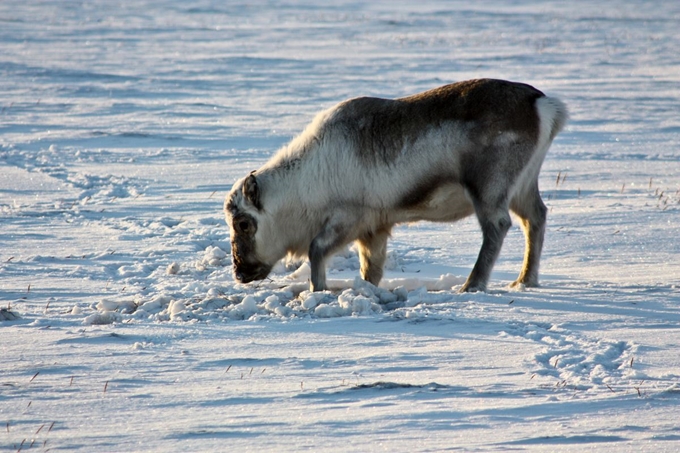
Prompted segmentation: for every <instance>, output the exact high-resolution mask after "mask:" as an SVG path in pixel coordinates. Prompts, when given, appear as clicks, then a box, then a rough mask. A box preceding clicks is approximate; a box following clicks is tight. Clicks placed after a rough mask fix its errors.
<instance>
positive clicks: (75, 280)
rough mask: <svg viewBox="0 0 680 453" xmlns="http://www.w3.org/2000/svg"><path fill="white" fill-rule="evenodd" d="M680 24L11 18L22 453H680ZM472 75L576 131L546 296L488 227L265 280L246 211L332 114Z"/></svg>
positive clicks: (557, 190) (421, 238)
mask: <svg viewBox="0 0 680 453" xmlns="http://www.w3.org/2000/svg"><path fill="white" fill-rule="evenodd" d="M679 20H680V3H678V2H675V1H660V2H655V3H654V5H653V7H651V6H650V5H649V4H648V3H646V2H642V1H640V0H628V1H622V0H619V1H613V2H607V3H606V5H605V4H601V3H597V2H595V3H593V2H581V1H577V2H567V3H564V2H534V1H529V0H518V1H515V2H500V1H496V0H490V1H487V2H439V1H435V0H423V1H420V2H417V4H416V3H407V2H396V3H395V2H388V1H378V2H366V4H362V3H357V2H350V1H344V0H340V1H336V2H332V4H330V3H329V4H326V3H324V2H311V1H305V0H300V1H294V2H286V1H258V2H248V3H247V4H235V3H231V2H218V1H211V0H202V1H197V2H189V3H187V2H180V1H177V0H159V1H155V2H142V3H139V2H127V3H126V2H123V3H122V4H119V2H107V1H104V0H93V1H89V2H76V1H64V2H45V1H23V2H19V1H16V0H6V1H3V2H0V22H1V24H2V26H0V49H2V51H1V52H0V305H1V306H0V348H1V349H0V350H1V351H2V357H3V360H2V361H1V362H0V449H2V450H3V451H18V450H22V451H24V450H26V451H28V450H37V451H47V450H53V451H56V450H65V451H82V452H87V451H222V450H224V449H225V448H229V449H230V450H241V451H252V450H262V451H274V450H275V451H303V450H308V451H379V450H386V451H443V450H462V451H474V450H476V451H499V450H520V451H525V450H542V451H544V450H550V451H573V452H581V451H584V450H597V451H616V452H621V451H650V452H659V451H675V450H676V449H677V445H678V441H680V428H678V424H677V420H678V416H679V415H680V409H679V408H680V404H679V402H680V400H679V398H680V355H678V352H677V351H678V348H679V347H680V311H679V310H678V305H679V303H680V289H679V285H680V262H679V261H678V258H677V257H678V256H679V254H680V241H678V239H677V237H678V232H679V225H680V173H679V172H678V160H679V159H680V117H679V116H678V105H680V54H678V52H677V49H678V48H680V34H678V33H677V24H678V21H679ZM473 77H498V78H505V79H511V80H517V81H522V82H526V83H530V84H533V85H535V86H536V87H537V88H539V89H541V90H544V91H545V92H546V93H549V94H551V95H555V96H557V97H559V98H561V99H562V100H564V101H565V103H566V104H567V105H568V106H569V108H570V113H571V120H570V123H569V124H568V126H567V128H566V130H565V131H563V132H562V133H561V134H560V135H559V136H558V137H557V139H556V140H555V143H554V144H553V146H552V148H551V150H550V151H549V153H548V156H547V158H546V161H545V164H544V167H543V171H542V174H541V178H540V184H541V191H542V194H543V196H544V198H545V201H546V204H547V205H548V207H549V211H550V212H549V218H548V220H549V225H548V231H547V235H546V244H545V249H544V255H543V260H542V269H541V271H542V272H541V278H542V284H543V286H542V287H541V288H537V289H513V290H510V289H509V288H508V284H509V283H510V282H512V281H513V280H514V278H515V277H516V275H517V273H518V271H519V268H520V265H521V259H522V252H523V247H524V241H523V238H522V234H521V231H520V230H519V228H518V227H517V226H515V227H513V229H512V230H511V232H510V233H509V235H508V237H507V239H506V242H505V245H504V249H503V252H502V255H501V258H500V260H499V262H498V263H497V265H496V267H495V271H494V273H493V276H492V280H491V282H490V289H489V291H488V293H478V294H458V293H457V292H456V290H455V289H456V287H457V286H460V285H461V284H462V282H463V281H464V279H465V277H466V276H467V274H468V273H469V271H470V269H471V266H472V265H473V263H474V260H475V258H476V255H477V252H478V249H479V246H480V244H481V235H480V233H479V229H478V227H477V224H476V222H475V220H474V219H466V220H464V221H462V222H459V223H457V224H455V225H447V224H443V225H439V224H431V223H417V224H413V225H403V226H401V227H399V228H398V229H397V230H396V231H395V232H394V235H393V238H392V240H391V241H390V244H389V259H388V264H387V266H386V276H385V279H384V280H383V282H382V283H381V286H380V287H379V288H376V287H374V286H372V285H370V284H367V283H366V282H363V281H361V280H360V279H357V276H358V273H359V262H358V258H357V254H356V250H354V249H353V248H349V249H347V250H345V251H344V252H343V253H341V254H339V255H338V256H336V257H334V258H333V259H332V260H329V283H330V286H331V288H332V289H331V291H327V292H323V293H310V292H309V291H308V284H307V279H308V278H309V267H308V265H306V264H305V263H280V264H279V265H277V266H276V268H275V270H274V272H273V274H272V275H271V276H270V278H269V279H267V280H265V281H261V282H254V283H251V284H247V285H242V284H238V283H236V282H235V281H234V279H233V277H232V275H231V258H230V254H229V232H228V228H227V227H226V225H225V222H224V219H223V215H222V203H223V198H224V196H225V195H226V193H227V191H228V190H229V189H230V187H231V185H232V184H233V183H234V181H236V180H237V179H238V178H240V177H242V176H243V175H245V174H247V173H248V172H249V171H251V170H253V169H255V168H257V167H259V166H260V165H262V164H263V163H264V162H265V161H266V160H267V158H268V157H269V156H270V155H271V154H272V153H273V152H274V151H275V150H276V149H278V148H279V147H280V146H282V145H284V144H285V143H286V142H287V141H289V140H290V139H291V138H292V137H293V136H295V135H296V134H298V133H299V132H300V131H301V130H302V128H303V127H304V126H305V125H306V124H307V123H308V122H309V121H310V120H311V119H312V117H313V116H314V114H315V113H316V112H318V111H320V110H321V109H324V108H328V107H330V106H331V105H333V104H334V103H336V102H338V101H341V100H343V99H346V98H349V97H354V96H359V95H373V96H386V97H397V96H403V95H408V94H413V93H416V92H418V91H422V90H425V89H429V88H433V87H435V86H438V85H441V84H444V83H447V82H452V81H459V80H464V79H468V78H473Z"/></svg>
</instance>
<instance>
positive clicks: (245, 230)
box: [234, 216, 257, 236]
mask: <svg viewBox="0 0 680 453" xmlns="http://www.w3.org/2000/svg"><path fill="white" fill-rule="evenodd" d="M234 229H235V230H236V232H237V233H238V234H245V235H248V236H251V235H253V234H255V231H256V230H257V224H256V223H255V220H253V219H251V218H249V217H248V216H239V217H238V218H236V219H234Z"/></svg>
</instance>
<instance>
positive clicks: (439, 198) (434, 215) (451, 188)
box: [401, 183, 475, 222]
mask: <svg viewBox="0 0 680 453" xmlns="http://www.w3.org/2000/svg"><path fill="white" fill-rule="evenodd" d="M474 212H475V211H474V206H473V205H472V202H471V201H470V198H469V196H468V195H467V193H466V191H465V189H464V188H463V186H461V185H460V184H456V183H446V184H442V185H440V186H439V187H437V188H436V189H434V190H432V191H431V192H430V193H428V194H427V195H426V196H425V197H423V198H422V200H420V201H419V202H418V203H417V204H415V205H413V206H409V207H408V208H406V209H404V210H403V211H402V213H401V214H402V216H403V217H405V218H404V220H401V221H403V222H415V221H418V220H428V221H431V222H454V221H456V220H460V219H462V218H464V217H467V216H469V215H472V214H474Z"/></svg>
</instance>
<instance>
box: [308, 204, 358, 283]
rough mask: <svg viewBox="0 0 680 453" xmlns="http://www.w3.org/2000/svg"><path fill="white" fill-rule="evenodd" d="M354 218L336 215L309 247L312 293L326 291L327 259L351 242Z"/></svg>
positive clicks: (347, 215) (327, 222)
mask: <svg viewBox="0 0 680 453" xmlns="http://www.w3.org/2000/svg"><path fill="white" fill-rule="evenodd" d="M354 223H355V222H354V216H351V215H349V214H347V213H342V214H336V215H334V216H332V217H331V218H329V219H328V220H327V221H326V223H325V224H324V226H323V228H322V230H321V232H320V233H319V234H317V235H316V237H315V238H314V239H313V240H312V243H311V244H310V246H309V264H310V267H311V268H312V282H311V290H312V291H325V290H326V289H328V288H327V287H326V258H328V257H329V256H330V255H331V254H333V253H334V252H335V251H337V250H338V249H339V248H341V247H342V246H343V245H345V244H347V243H348V242H350V241H351V240H352V239H353V238H350V237H349V235H350V232H351V230H352V225H354Z"/></svg>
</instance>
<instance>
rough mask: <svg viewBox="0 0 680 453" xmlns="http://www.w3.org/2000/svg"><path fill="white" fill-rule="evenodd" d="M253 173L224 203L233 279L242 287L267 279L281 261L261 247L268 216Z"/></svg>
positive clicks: (233, 189)
mask: <svg viewBox="0 0 680 453" xmlns="http://www.w3.org/2000/svg"><path fill="white" fill-rule="evenodd" d="M254 173H255V172H253V173H251V174H250V175H248V176H247V177H245V178H244V179H241V180H239V181H237V182H236V184H234V187H233V188H232V190H231V192H230V193H229V195H227V198H226V200H225V203H224V212H225V215H226V218H227V223H228V224H229V227H230V228H231V254H232V258H233V264H234V277H235V278H236V280H238V281H239V282H241V283H248V282H252V281H253V280H261V279H263V278H266V277H267V275H269V272H270V271H271V269H272V267H273V266H274V264H276V262H277V261H278V260H279V259H280V257H278V256H272V255H271V254H270V253H267V250H269V249H270V248H271V247H268V246H267V244H265V243H264V242H265V241H264V238H263V236H264V235H263V234H262V231H261V230H262V228H259V226H261V224H262V223H263V222H264V223H267V215H266V213H265V212H264V209H263V207H262V204H261V193H260V187H259V186H258V181H257V179H256V177H255V174H254Z"/></svg>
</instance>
